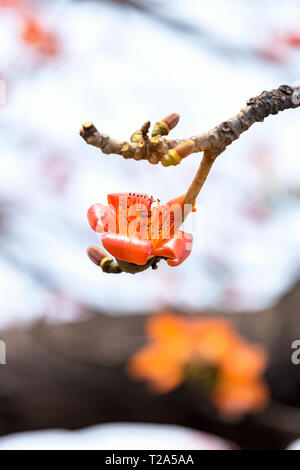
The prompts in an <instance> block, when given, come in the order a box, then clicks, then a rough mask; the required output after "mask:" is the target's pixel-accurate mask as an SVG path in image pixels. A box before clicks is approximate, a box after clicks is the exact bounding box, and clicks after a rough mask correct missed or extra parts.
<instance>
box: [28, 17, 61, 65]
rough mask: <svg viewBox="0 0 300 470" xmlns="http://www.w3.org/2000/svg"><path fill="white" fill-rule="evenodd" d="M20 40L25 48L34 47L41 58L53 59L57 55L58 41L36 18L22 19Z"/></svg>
mask: <svg viewBox="0 0 300 470" xmlns="http://www.w3.org/2000/svg"><path fill="white" fill-rule="evenodd" d="M21 38H22V40H23V42H24V43H25V44H26V45H27V46H32V47H34V48H35V49H36V50H37V51H38V52H39V53H40V54H41V55H43V56H48V57H55V56H57V54H58V53H59V49H60V45H59V42H58V39H57V38H56V37H55V36H54V34H53V33H52V32H50V31H48V30H46V29H45V28H44V26H43V25H42V24H41V23H40V22H39V20H38V19H36V18H33V17H27V16H26V17H24V18H23V23H22V30H21Z"/></svg>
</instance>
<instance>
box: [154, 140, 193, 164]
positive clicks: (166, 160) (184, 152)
mask: <svg viewBox="0 0 300 470" xmlns="http://www.w3.org/2000/svg"><path fill="white" fill-rule="evenodd" d="M194 148H195V144H194V142H193V141H192V140H186V141H185V142H182V143H181V144H179V145H177V147H175V148H173V149H171V150H169V151H168V153H167V154H166V155H164V156H163V157H162V159H161V164H162V165H163V166H171V165H178V164H179V163H180V162H181V160H182V159H183V158H185V157H187V156H188V155H190V154H191V153H192V152H193V150H194Z"/></svg>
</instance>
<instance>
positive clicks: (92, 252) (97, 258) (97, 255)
mask: <svg viewBox="0 0 300 470" xmlns="http://www.w3.org/2000/svg"><path fill="white" fill-rule="evenodd" d="M86 253H87V255H88V257H89V258H90V260H91V261H93V263H94V264H96V265H97V266H100V263H102V261H103V260H104V259H105V258H106V257H107V256H106V253H105V252H104V251H102V250H100V249H99V248H97V247H96V246H88V247H87V249H86Z"/></svg>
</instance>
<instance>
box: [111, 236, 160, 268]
mask: <svg viewBox="0 0 300 470" xmlns="http://www.w3.org/2000/svg"><path fill="white" fill-rule="evenodd" d="M102 244H103V246H104V248H105V249H106V250H107V251H108V252H109V253H110V254H112V255H113V256H115V258H117V259H119V260H122V261H127V262H128V263H135V264H140V265H143V264H146V262H147V260H148V256H149V255H150V253H151V250H152V247H153V243H152V242H151V241H148V240H140V239H138V238H133V237H128V236H126V235H119V234H116V233H109V234H104V236H103V238H102Z"/></svg>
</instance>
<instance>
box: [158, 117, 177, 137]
mask: <svg viewBox="0 0 300 470" xmlns="http://www.w3.org/2000/svg"><path fill="white" fill-rule="evenodd" d="M179 118H180V116H179V114H177V113H172V114H168V116H166V117H165V118H164V119H162V121H160V122H157V123H156V124H155V126H154V128H153V131H152V137H155V136H157V135H168V134H169V132H170V131H171V130H172V129H174V127H175V126H177V124H178V121H179Z"/></svg>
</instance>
